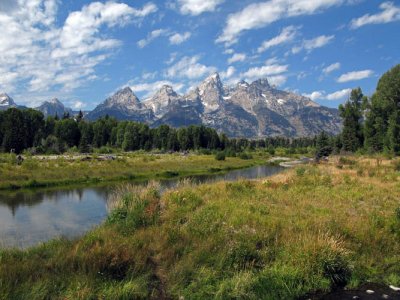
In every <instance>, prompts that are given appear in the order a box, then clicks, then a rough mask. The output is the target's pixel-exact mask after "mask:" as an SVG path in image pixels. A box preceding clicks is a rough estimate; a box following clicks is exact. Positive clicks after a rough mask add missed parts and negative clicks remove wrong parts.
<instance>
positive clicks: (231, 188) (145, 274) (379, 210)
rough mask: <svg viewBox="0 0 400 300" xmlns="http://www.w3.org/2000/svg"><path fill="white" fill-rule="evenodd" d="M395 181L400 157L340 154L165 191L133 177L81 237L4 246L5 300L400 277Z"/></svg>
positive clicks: (283, 293) (194, 295)
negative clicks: (256, 176)
mask: <svg viewBox="0 0 400 300" xmlns="http://www.w3.org/2000/svg"><path fill="white" fill-rule="evenodd" d="M138 161H141V159H138ZM140 163H142V162H140ZM399 179H400V162H399V161H398V160H382V159H368V158H362V157H358V158H352V157H351V158H338V157H337V158H333V159H331V160H330V162H329V163H322V164H319V165H310V166H300V167H297V168H296V169H291V170H287V171H285V172H283V173H281V174H279V175H276V176H274V177H271V178H267V179H264V180H256V181H248V180H243V181H238V182H218V183H213V184H205V185H200V186H194V185H192V184H191V182H190V181H187V180H184V181H182V183H181V184H180V186H178V187H177V188H175V189H172V190H169V191H167V192H165V193H164V194H162V195H160V193H159V187H158V186H157V184H155V183H152V184H149V185H148V187H146V188H139V187H135V186H130V185H127V186H125V187H121V188H120V189H119V190H118V191H116V192H115V194H114V196H113V207H114V209H113V211H112V213H111V214H110V215H109V217H108V219H107V220H106V221H105V223H104V224H103V225H101V226H99V227H98V228H96V229H94V230H93V231H91V232H89V233H87V234H86V235H85V236H83V237H82V238H80V239H77V240H73V241H68V240H55V241H51V242H48V243H45V244H43V245H40V246H37V247H34V248H31V249H28V250H24V251H21V250H2V251H0V298H1V299H296V298H298V297H301V296H303V295H305V294H307V293H309V292H313V291H329V290H330V289H331V288H332V287H335V286H347V287H349V288H354V287H356V286H358V285H360V284H362V283H365V282H367V281H372V282H375V283H385V284H393V285H399V284H400V202H399V197H400V180H399Z"/></svg>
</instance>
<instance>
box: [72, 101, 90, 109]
mask: <svg viewBox="0 0 400 300" xmlns="http://www.w3.org/2000/svg"><path fill="white" fill-rule="evenodd" d="M70 106H71V108H73V109H74V110H78V109H83V108H85V107H86V104H85V103H84V102H82V101H79V100H76V101H73V102H72V103H70Z"/></svg>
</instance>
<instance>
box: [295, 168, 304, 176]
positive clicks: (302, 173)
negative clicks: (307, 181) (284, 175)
mask: <svg viewBox="0 0 400 300" xmlns="http://www.w3.org/2000/svg"><path fill="white" fill-rule="evenodd" d="M305 172H306V169H304V168H303V167H299V168H297V169H296V174H297V176H303V175H304V173H305Z"/></svg>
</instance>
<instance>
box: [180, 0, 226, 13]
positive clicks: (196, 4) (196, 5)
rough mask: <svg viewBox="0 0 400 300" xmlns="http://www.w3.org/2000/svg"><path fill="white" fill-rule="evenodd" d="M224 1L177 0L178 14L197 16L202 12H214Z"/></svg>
mask: <svg viewBox="0 0 400 300" xmlns="http://www.w3.org/2000/svg"><path fill="white" fill-rule="evenodd" d="M223 2H224V0H178V6H179V7H180V12H181V13H182V14H184V15H193V16H197V15H200V14H202V13H204V12H208V11H215V10H216V8H217V7H218V5H220V4H222V3H223Z"/></svg>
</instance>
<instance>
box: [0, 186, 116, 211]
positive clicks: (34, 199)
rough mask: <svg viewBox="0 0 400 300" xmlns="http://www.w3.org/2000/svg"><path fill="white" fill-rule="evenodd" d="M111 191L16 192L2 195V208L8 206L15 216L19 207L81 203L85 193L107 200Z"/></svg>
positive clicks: (103, 188) (100, 189)
mask: <svg viewBox="0 0 400 300" xmlns="http://www.w3.org/2000/svg"><path fill="white" fill-rule="evenodd" d="M108 190H109V189H108V188H106V187H95V188H78V189H76V188H75V189H69V190H68V189H66V190H34V191H28V190H24V191H21V190H20V191H15V192H2V193H0V207H1V206H6V207H8V208H9V209H10V210H11V213H12V215H13V216H15V212H16V211H17V209H18V208H19V207H34V206H37V205H40V204H41V203H43V202H54V203H57V202H58V201H60V200H62V199H66V198H68V199H72V200H76V201H78V202H81V201H82V200H83V199H84V198H85V193H88V192H92V194H93V197H94V198H97V199H101V200H103V201H106V200H107V197H108V193H109V191H108Z"/></svg>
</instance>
